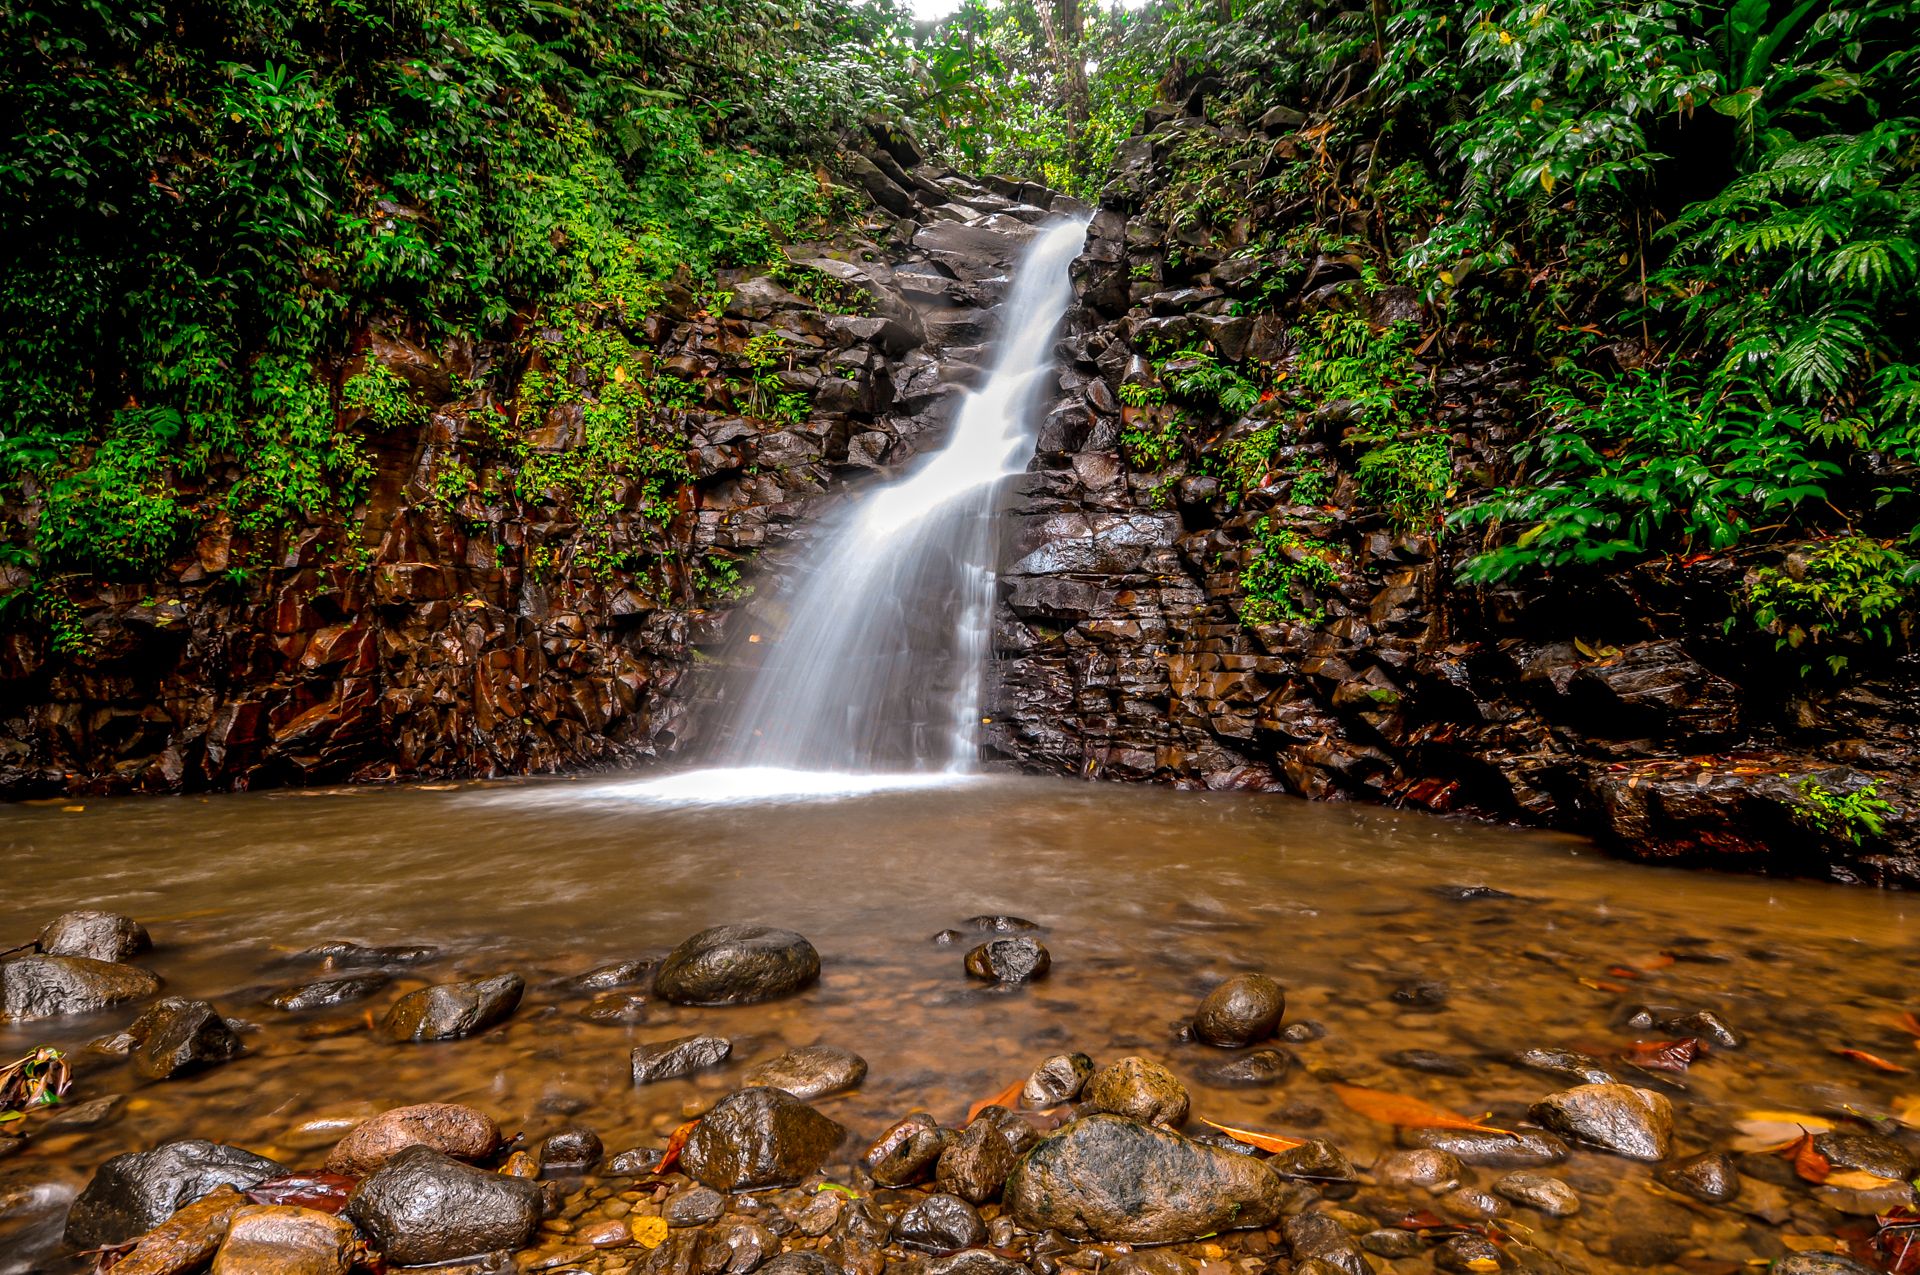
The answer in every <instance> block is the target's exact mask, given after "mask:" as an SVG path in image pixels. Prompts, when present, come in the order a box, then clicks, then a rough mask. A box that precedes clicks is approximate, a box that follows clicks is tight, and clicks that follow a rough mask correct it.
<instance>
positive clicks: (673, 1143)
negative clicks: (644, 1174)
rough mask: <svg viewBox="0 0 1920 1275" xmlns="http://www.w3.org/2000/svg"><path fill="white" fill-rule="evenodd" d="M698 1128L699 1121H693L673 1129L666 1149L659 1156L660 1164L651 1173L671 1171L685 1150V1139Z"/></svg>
mask: <svg viewBox="0 0 1920 1275" xmlns="http://www.w3.org/2000/svg"><path fill="white" fill-rule="evenodd" d="M699 1127H700V1121H699V1120H698V1119H694V1120H689V1121H687V1122H686V1123H685V1124H683V1125H681V1126H680V1127H679V1128H677V1129H675V1130H674V1131H673V1136H672V1137H670V1138H668V1139H667V1149H666V1150H665V1151H663V1152H661V1154H660V1163H658V1164H656V1165H654V1166H653V1171H654V1172H655V1173H665V1172H666V1171H667V1170H668V1169H671V1168H672V1167H673V1166H674V1164H675V1163H676V1162H677V1161H678V1160H679V1159H680V1153H681V1152H682V1151H684V1150H686V1147H687V1139H688V1138H691V1137H692V1136H693V1131H694V1130H695V1129H697V1128H699Z"/></svg>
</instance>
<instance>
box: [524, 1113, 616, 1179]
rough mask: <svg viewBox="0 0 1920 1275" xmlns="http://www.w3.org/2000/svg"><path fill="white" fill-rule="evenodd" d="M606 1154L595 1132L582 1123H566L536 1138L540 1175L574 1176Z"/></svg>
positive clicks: (604, 1146)
mask: <svg viewBox="0 0 1920 1275" xmlns="http://www.w3.org/2000/svg"><path fill="white" fill-rule="evenodd" d="M606 1153H607V1148H606V1144H605V1143H603V1142H601V1141H600V1135H599V1134H597V1133H595V1132H594V1131H593V1130H591V1129H589V1128H586V1127H585V1126H584V1125H569V1126H568V1127H567V1128H565V1129H558V1130H555V1131H554V1132H553V1133H550V1134H548V1135H547V1136H546V1137H544V1138H542V1139H540V1147H539V1151H538V1153H537V1155H536V1158H537V1159H538V1160H539V1161H540V1176H541V1177H543V1178H551V1177H568V1176H571V1177H577V1176H579V1175H580V1174H583V1173H586V1172H588V1171H589V1170H591V1169H592V1168H593V1166H594V1165H596V1164H598V1163H600V1159H601V1157H602V1156H604V1155H606Z"/></svg>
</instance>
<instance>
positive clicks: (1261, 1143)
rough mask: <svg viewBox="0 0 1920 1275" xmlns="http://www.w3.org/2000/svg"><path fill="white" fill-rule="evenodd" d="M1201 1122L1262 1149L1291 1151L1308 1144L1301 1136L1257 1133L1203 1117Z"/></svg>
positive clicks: (1234, 1138)
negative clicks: (1292, 1136)
mask: <svg viewBox="0 0 1920 1275" xmlns="http://www.w3.org/2000/svg"><path fill="white" fill-rule="evenodd" d="M1200 1123H1201V1124H1203V1125H1206V1126H1207V1127H1208V1128H1211V1129H1218V1130H1219V1131H1220V1132H1222V1133H1224V1134H1226V1135H1227V1136H1228V1137H1229V1138H1232V1139H1233V1140H1234V1141H1235V1142H1239V1143H1244V1144H1245V1145H1247V1146H1249V1147H1258V1148H1260V1149H1261V1150H1262V1151H1291V1150H1293V1149H1294V1148H1295V1147H1304V1146H1306V1145H1307V1144H1306V1143H1305V1142H1302V1141H1301V1140H1300V1139H1299V1138H1286V1137H1282V1136H1281V1135H1279V1134H1277V1133H1255V1132H1254V1131H1253V1130H1251V1129H1234V1128H1230V1127H1229V1126H1227V1125H1223V1124H1215V1123H1214V1122H1213V1121H1211V1120H1207V1119H1205V1118H1202V1120H1201V1121H1200Z"/></svg>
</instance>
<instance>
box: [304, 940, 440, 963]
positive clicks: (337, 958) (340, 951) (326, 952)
mask: <svg viewBox="0 0 1920 1275" xmlns="http://www.w3.org/2000/svg"><path fill="white" fill-rule="evenodd" d="M439 955H440V949H439V948H437V947H428V946H426V945H424V944H419V943H412V944H395V945H393V946H390V947H364V946H362V945H361V944H359V943H321V944H319V945H317V946H315V947H310V948H308V949H307V950H306V951H304V952H301V953H299V954H297V955H296V956H294V958H293V959H294V960H295V961H300V962H306V963H310V964H315V965H318V966H319V967H320V968H321V969H328V970H360V969H382V968H387V967H391V966H396V965H419V964H421V963H423V962H426V961H431V960H433V959H434V958H435V957H437V956H439Z"/></svg>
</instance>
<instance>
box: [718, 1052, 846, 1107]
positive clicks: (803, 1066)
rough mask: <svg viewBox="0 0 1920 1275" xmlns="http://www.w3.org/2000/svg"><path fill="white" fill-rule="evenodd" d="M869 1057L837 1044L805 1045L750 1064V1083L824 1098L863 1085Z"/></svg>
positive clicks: (748, 1074)
mask: <svg viewBox="0 0 1920 1275" xmlns="http://www.w3.org/2000/svg"><path fill="white" fill-rule="evenodd" d="M866 1078H867V1060H866V1059H864V1058H862V1057H861V1056H860V1055H859V1054H856V1053H853V1052H851V1051H849V1050H845V1049H841V1048H839V1047H838V1046H835V1045H805V1046H802V1047H800V1048H798V1049H789V1050H788V1051H787V1052H786V1053H784V1054H781V1055H780V1056H779V1057H778V1058H770V1059H768V1060H767V1061H766V1062H763V1063H760V1064H758V1065H757V1066H754V1067H752V1068H750V1069H749V1070H748V1072H747V1074H746V1076H745V1077H744V1078H743V1080H744V1083H745V1084H747V1085H748V1086H764V1087H766V1088H770V1089H784V1090H786V1091H787V1092H788V1093H790V1094H792V1095H793V1096H794V1097H796V1098H800V1099H811V1098H824V1097H826V1096H827V1095H829V1094H837V1093H846V1092H847V1091H848V1090H850V1089H857V1088H859V1087H860V1082H861V1081H863V1080H865V1079H866Z"/></svg>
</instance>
